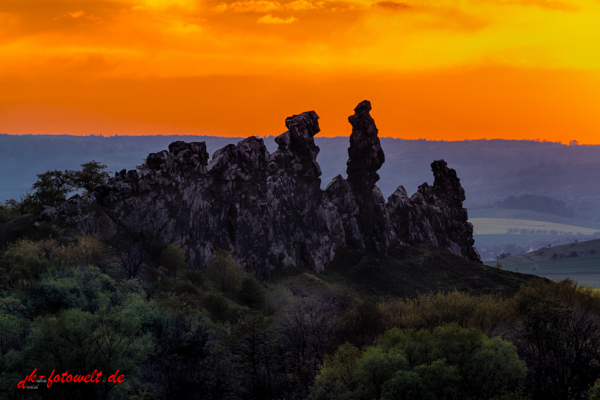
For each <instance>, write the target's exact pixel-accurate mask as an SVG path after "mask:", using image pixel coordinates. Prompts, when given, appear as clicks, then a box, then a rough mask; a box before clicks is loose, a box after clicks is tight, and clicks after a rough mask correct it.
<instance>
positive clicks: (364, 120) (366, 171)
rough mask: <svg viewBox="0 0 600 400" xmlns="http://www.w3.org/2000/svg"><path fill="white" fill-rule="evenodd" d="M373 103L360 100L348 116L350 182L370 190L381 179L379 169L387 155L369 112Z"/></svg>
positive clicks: (347, 171)
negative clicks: (349, 131)
mask: <svg viewBox="0 0 600 400" xmlns="http://www.w3.org/2000/svg"><path fill="white" fill-rule="evenodd" d="M369 111H371V103H370V102H369V101H368V100H364V101H362V102H360V103H359V104H358V105H357V106H356V108H355V109H354V115H351V116H350V117H348V121H350V124H351V125H352V134H351V135H350V147H349V148H348V162H347V163H346V164H347V165H348V168H347V169H346V173H347V174H348V182H349V183H350V184H351V185H353V186H358V187H360V188H361V189H366V190H370V189H372V188H373V186H374V185H375V183H376V182H377V181H378V180H379V174H378V173H377V171H378V170H379V168H381V166H382V165H383V163H384V162H385V155H384V154H383V150H382V149H381V143H380V142H379V138H378V137H377V133H378V130H377V127H376V126H375V121H374V120H373V118H372V117H371V115H370V114H369Z"/></svg>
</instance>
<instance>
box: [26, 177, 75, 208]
mask: <svg viewBox="0 0 600 400" xmlns="http://www.w3.org/2000/svg"><path fill="white" fill-rule="evenodd" d="M37 177H38V179H37V181H35V183H34V184H33V186H32V189H34V190H35V192H34V193H33V200H34V201H35V202H36V203H38V204H40V205H42V206H52V207H56V206H57V205H59V204H60V203H62V202H63V201H65V200H66V199H67V195H68V194H69V193H70V192H72V191H73V190H74V189H75V187H74V186H73V178H72V172H71V171H64V172H63V171H58V170H54V171H46V172H44V173H43V174H37Z"/></svg>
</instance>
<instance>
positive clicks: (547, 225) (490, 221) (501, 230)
mask: <svg viewBox="0 0 600 400" xmlns="http://www.w3.org/2000/svg"><path fill="white" fill-rule="evenodd" d="M469 222H470V223H472V224H473V228H474V231H475V234H477V235H500V234H506V233H507V231H508V230H509V229H517V230H519V231H520V230H521V229H526V230H528V231H531V230H533V231H535V232H536V233H538V231H547V232H550V231H552V230H554V231H556V232H557V233H558V234H569V233H571V234H578V233H580V234H583V235H593V234H594V233H596V232H598V231H599V230H598V229H593V228H584V227H581V226H574V225H564V224H557V223H554V222H546V221H531V220H524V219H509V218H469ZM549 236H552V235H549Z"/></svg>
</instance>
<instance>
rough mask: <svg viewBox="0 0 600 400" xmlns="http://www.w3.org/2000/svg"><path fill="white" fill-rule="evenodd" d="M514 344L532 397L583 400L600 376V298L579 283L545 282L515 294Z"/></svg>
mask: <svg viewBox="0 0 600 400" xmlns="http://www.w3.org/2000/svg"><path fill="white" fill-rule="evenodd" d="M515 310H516V313H517V316H518V317H519V320H520V324H519V325H518V326H517V331H516V335H515V338H514V342H515V344H516V346H517V348H518V350H519V355H520V356H521V358H522V359H523V360H524V361H525V362H527V365H528V366H529V374H528V376H527V379H526V381H525V384H526V386H527V387H528V389H529V391H530V393H531V394H532V398H533V399H534V400H538V399H539V400H541V399H548V398H552V399H557V400H579V399H585V398H587V394H588V390H589V387H590V386H591V385H592V384H593V383H594V381H596V379H598V376H600V298H598V297H597V296H595V295H593V294H590V293H586V292H585V291H584V290H581V288H578V287H577V285H576V284H575V283H573V282H572V281H569V280H565V281H562V282H558V283H554V282H551V283H544V282H540V283H539V284H537V285H536V286H534V287H523V288H522V289H521V291H520V292H519V293H518V294H517V295H516V296H515Z"/></svg>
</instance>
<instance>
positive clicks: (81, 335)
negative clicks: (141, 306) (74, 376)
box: [28, 308, 153, 398]
mask: <svg viewBox="0 0 600 400" xmlns="http://www.w3.org/2000/svg"><path fill="white" fill-rule="evenodd" d="M152 347H153V343H152V341H151V340H150V338H149V337H147V336H142V335H141V330H140V322H139V319H138V318H135V317H132V316H131V315H127V314H126V313H124V312H123V311H121V310H120V309H118V308H113V309H105V308H103V309H100V310H99V311H98V312H97V313H96V314H91V313H89V312H85V311H81V310H69V311H64V312H62V313H60V314H59V315H58V317H53V316H46V317H39V318H37V319H36V320H35V321H34V324H33V332H32V335H31V345H30V347H29V348H28V354H29V357H30V358H31V359H32V360H33V361H34V362H35V365H36V366H37V368H39V370H40V371H52V370H53V369H57V368H58V369H59V370H61V371H67V370H68V371H73V372H75V371H77V373H81V374H89V373H92V372H93V371H94V370H98V371H104V373H105V374H106V373H112V372H114V371H116V370H117V369H118V370H119V371H120V373H123V374H125V376H127V380H126V381H125V382H124V383H121V384H115V383H110V382H108V380H107V381H106V382H104V383H101V384H98V385H89V384H87V385H86V384H83V383H82V384H78V383H72V384H70V385H63V386H62V387H61V388H60V390H57V391H55V392H56V393H57V395H58V396H60V398H101V397H104V396H106V395H108V393H110V392H111V391H125V392H126V391H127V390H128V389H129V387H130V385H131V384H133V383H134V382H135V381H136V380H137V377H138V376H139V368H138V367H137V364H139V363H140V362H142V361H144V360H145V359H146V358H147V357H148V355H149V352H150V351H151V350H152ZM108 371H112V372H108Z"/></svg>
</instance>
